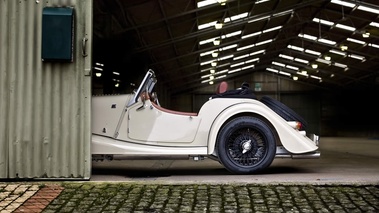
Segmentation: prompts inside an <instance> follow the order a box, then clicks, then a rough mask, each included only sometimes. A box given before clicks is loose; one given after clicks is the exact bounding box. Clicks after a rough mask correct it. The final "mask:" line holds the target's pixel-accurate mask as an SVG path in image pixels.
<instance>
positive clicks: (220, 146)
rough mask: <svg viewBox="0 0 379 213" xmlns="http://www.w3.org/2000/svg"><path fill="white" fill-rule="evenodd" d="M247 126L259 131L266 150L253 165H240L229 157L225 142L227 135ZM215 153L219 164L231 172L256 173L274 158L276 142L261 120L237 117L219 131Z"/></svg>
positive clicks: (226, 141) (268, 128) (268, 164)
mask: <svg viewBox="0 0 379 213" xmlns="http://www.w3.org/2000/svg"><path fill="white" fill-rule="evenodd" d="M245 127H249V128H251V129H254V131H258V132H260V134H261V135H263V137H264V142H265V144H266V152H265V154H264V158H263V159H262V160H261V161H260V162H258V164H255V165H253V166H242V165H238V164H236V163H235V162H234V161H233V160H232V159H231V157H230V154H229V151H228V148H227V143H228V137H229V136H230V135H231V134H232V133H233V132H234V131H236V130H238V129H240V128H245ZM217 153H218V158H219V160H220V162H221V164H222V165H223V166H224V167H225V168H226V169H227V170H228V171H229V172H231V173H233V174H252V173H258V172H260V171H262V170H263V169H265V168H267V167H268V166H270V165H271V163H272V161H273V160H274V158H275V153H276V143H275V137H274V134H273V133H272V130H271V129H270V127H269V126H268V125H267V124H266V123H265V122H263V121H262V120H260V119H258V118H255V117H239V118H235V119H233V120H231V121H230V122H228V123H227V124H226V125H225V126H224V127H223V128H222V129H221V131H220V133H219V135H218V137H217Z"/></svg>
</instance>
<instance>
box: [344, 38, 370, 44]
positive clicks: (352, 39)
mask: <svg viewBox="0 0 379 213" xmlns="http://www.w3.org/2000/svg"><path fill="white" fill-rule="evenodd" d="M346 40H347V41H351V42H354V43H357V44H362V45H364V44H366V42H364V41H361V40H358V39H354V38H347V39H346Z"/></svg>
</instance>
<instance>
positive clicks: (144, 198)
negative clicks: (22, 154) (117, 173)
mask: <svg viewBox="0 0 379 213" xmlns="http://www.w3.org/2000/svg"><path fill="white" fill-rule="evenodd" d="M10 212H44V213H50V212H51V213H52V212H90V213H96V212H105V213H107V212H140V213H145V212H146V213H154V212H162V213H163V212H164V213H166V212H206V213H213V212H215V213H216V212H233V213H234V212H236V213H237V212H241V213H244V212H270V213H271V212H273V213H275V212H336V213H337V212H338V213H339V212H348V213H350V212H379V186H378V185H278V184H276V185H270V184H262V185H258V184H180V185H176V184H155V183H154V184H150V183H149V184H141V183H133V182H132V183H127V182H119V183H110V182H99V183H98V182H60V183H40V184H34V183H33V184H29V183H0V213H10Z"/></svg>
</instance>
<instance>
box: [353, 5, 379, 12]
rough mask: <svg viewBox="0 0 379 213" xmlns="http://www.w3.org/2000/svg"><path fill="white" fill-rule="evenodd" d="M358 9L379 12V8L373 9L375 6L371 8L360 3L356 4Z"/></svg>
mask: <svg viewBox="0 0 379 213" xmlns="http://www.w3.org/2000/svg"><path fill="white" fill-rule="evenodd" d="M358 10H363V11H366V12H370V13H375V14H379V10H378V9H375V8H372V7H366V6H362V5H359V6H358Z"/></svg>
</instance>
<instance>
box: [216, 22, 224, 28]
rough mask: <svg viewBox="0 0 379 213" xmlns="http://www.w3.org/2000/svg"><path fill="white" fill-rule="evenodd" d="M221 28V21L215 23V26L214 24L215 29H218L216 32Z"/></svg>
mask: <svg viewBox="0 0 379 213" xmlns="http://www.w3.org/2000/svg"><path fill="white" fill-rule="evenodd" d="M222 26H223V23H222V22H221V21H217V22H216V24H215V28H216V29H218V30H219V29H221V28H222Z"/></svg>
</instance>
